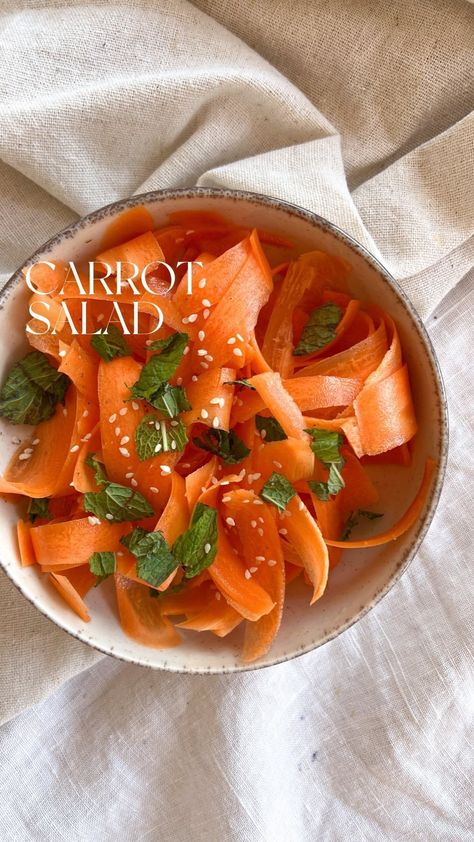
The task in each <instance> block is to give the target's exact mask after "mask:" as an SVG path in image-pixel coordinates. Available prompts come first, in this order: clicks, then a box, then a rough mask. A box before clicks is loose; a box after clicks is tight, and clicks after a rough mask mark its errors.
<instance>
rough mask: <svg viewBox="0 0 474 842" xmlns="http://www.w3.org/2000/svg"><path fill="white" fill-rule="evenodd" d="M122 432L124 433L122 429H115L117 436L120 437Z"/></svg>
mask: <svg viewBox="0 0 474 842" xmlns="http://www.w3.org/2000/svg"><path fill="white" fill-rule="evenodd" d="M121 432H122V431H121V429H120V427H116V428H115V435H116V436H119V435H120V433H121Z"/></svg>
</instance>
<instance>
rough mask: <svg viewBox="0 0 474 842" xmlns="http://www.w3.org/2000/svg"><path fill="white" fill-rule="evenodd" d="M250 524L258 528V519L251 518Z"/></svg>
mask: <svg viewBox="0 0 474 842" xmlns="http://www.w3.org/2000/svg"><path fill="white" fill-rule="evenodd" d="M250 526H252V527H253V529H256V528H257V521H256V520H251V521H250Z"/></svg>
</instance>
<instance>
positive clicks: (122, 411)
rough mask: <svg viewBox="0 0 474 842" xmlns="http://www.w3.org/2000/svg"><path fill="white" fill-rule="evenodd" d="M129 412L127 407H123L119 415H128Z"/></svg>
mask: <svg viewBox="0 0 474 842" xmlns="http://www.w3.org/2000/svg"><path fill="white" fill-rule="evenodd" d="M127 412H128V409H127V407H126V406H123V407H122V409H119V415H126V414H127Z"/></svg>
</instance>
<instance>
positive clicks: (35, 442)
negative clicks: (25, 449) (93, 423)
mask: <svg viewBox="0 0 474 842" xmlns="http://www.w3.org/2000/svg"><path fill="white" fill-rule="evenodd" d="M83 441H84V439H83ZM39 443H40V440H39V439H33V441H32V442H31V444H33V445H35V446H36V445H37V444H39Z"/></svg>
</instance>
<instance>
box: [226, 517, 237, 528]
mask: <svg viewBox="0 0 474 842" xmlns="http://www.w3.org/2000/svg"><path fill="white" fill-rule="evenodd" d="M225 522H226V523H227V525H228V526H235V520H234V518H233V517H226V519H225Z"/></svg>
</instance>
